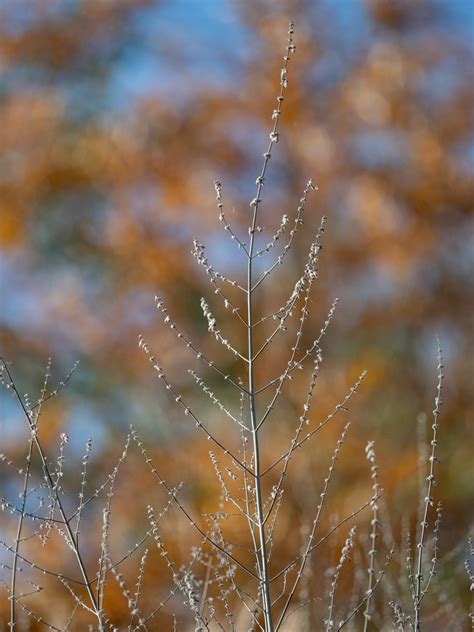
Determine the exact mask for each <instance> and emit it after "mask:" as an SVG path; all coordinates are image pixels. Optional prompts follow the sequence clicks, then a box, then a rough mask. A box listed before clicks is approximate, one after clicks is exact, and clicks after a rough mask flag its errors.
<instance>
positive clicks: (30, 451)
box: [9, 358, 51, 630]
mask: <svg viewBox="0 0 474 632" xmlns="http://www.w3.org/2000/svg"><path fill="white" fill-rule="evenodd" d="M50 369H51V358H49V359H48V365H47V367H46V372H45V376H44V382H43V388H42V389H41V395H40V400H39V402H38V410H37V411H36V412H35V414H34V417H33V423H34V424H35V426H37V424H38V420H39V416H40V414H41V406H42V403H43V402H44V400H45V397H46V388H47V386H48V379H49V375H50ZM32 455H33V437H32V436H30V438H29V440H28V454H27V456H26V469H25V477H24V480H23V491H22V494H21V509H20V515H19V518H18V527H17V533H16V538H15V552H14V554H13V568H12V578H11V586H10V592H11V600H10V624H9V627H10V630H14V629H15V595H16V579H17V561H18V554H19V552H20V539H21V533H22V530H23V521H24V518H25V508H26V499H27V492H28V481H29V478H30V470H31V458H32Z"/></svg>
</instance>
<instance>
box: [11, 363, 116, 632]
mask: <svg viewBox="0 0 474 632" xmlns="http://www.w3.org/2000/svg"><path fill="white" fill-rule="evenodd" d="M1 362H2V363H3V366H4V368H5V372H6V374H7V376H8V379H9V381H10V385H11V388H12V389H13V392H14V393H15V396H16V398H17V399H18V402H19V403H20V406H21V408H22V410H23V413H24V415H25V417H26V419H27V422H28V425H29V426H30V430H31V433H32V439H33V442H34V444H35V446H36V449H37V450H38V454H39V457H40V461H41V466H42V469H43V474H44V477H45V480H46V483H47V485H48V488H49V490H50V491H51V492H52V493H53V494H54V499H55V501H56V504H57V508H58V511H59V513H60V514H61V518H62V519H63V521H64V526H65V529H66V533H67V537H68V539H69V544H70V546H71V548H72V550H73V553H74V556H75V558H76V561H77V564H78V566H79V570H80V572H81V575H82V577H83V579H84V583H85V586H86V590H87V594H88V596H89V599H90V602H91V604H92V609H93V611H94V614H95V616H96V617H97V620H98V623H99V630H101V631H102V630H103V629H104V628H103V623H102V614H101V612H100V610H99V606H98V603H97V599H96V596H95V594H94V591H93V590H92V584H91V581H90V580H89V576H88V573H87V569H86V567H85V564H84V560H83V559H82V556H81V552H80V551H79V549H78V547H77V545H76V541H75V538H74V532H73V529H72V526H71V523H70V520H68V518H67V516H66V511H65V509H64V507H63V504H62V502H61V498H60V496H59V492H58V489H57V487H56V486H55V483H54V481H53V478H52V475H51V472H50V470H49V466H48V463H47V460H46V456H45V453H44V451H43V446H42V445H41V442H40V440H39V437H38V433H37V428H36V426H35V425H34V424H33V420H32V418H31V417H30V414H29V411H28V409H27V408H26V406H25V403H24V401H23V398H22V397H21V395H20V393H19V392H18V389H17V388H16V386H15V383H14V381H13V378H12V375H11V373H10V370H9V369H8V366H7V364H6V363H5V361H4V360H3V359H2V360H1Z"/></svg>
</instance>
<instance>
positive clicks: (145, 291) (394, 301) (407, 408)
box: [0, 0, 474, 548]
mask: <svg viewBox="0 0 474 632" xmlns="http://www.w3.org/2000/svg"><path fill="white" fill-rule="evenodd" d="M204 5H205V6H204V8H203V11H204V14H203V15H204V18H201V20H200V19H199V16H198V15H197V12H198V9H197V5H196V6H195V5H194V4H193V3H187V2H172V3H171V2H167V1H165V0H162V1H160V2H157V1H152V0H148V1H145V0H121V1H120V2H114V3H111V2H107V1H105V0H99V1H93V0H72V1H70V2H69V1H68V2H48V3H44V2H42V1H41V0H21V1H20V2H19V1H17V0H5V1H4V2H2V3H1V6H0V68H1V71H2V77H1V80H0V165H1V168H0V211H1V223H0V243H1V245H2V248H3V260H2V263H1V268H0V270H1V274H2V310H1V314H0V328H1V340H2V352H3V353H5V355H6V357H7V358H8V359H10V360H13V361H14V362H15V363H17V364H18V367H19V369H18V371H19V373H21V374H24V375H27V377H28V388H29V385H30V384H31V383H32V382H33V379H34V375H37V373H36V374H35V372H34V370H33V367H36V368H37V366H38V362H40V361H41V362H44V358H45V357H46V356H47V355H49V354H51V355H53V357H54V358H55V361H57V363H58V364H59V369H60V370H63V369H64V368H65V367H67V366H68V365H69V364H71V363H72V361H73V360H74V359H76V358H77V357H79V358H80V359H81V360H82V367H83V368H82V369H81V370H80V371H78V374H77V376H76V378H75V380H73V381H72V383H71V389H70V391H69V395H68V394H67V393H66V394H65V395H64V398H63V399H62V402H63V404H62V406H63V410H62V416H63V417H64V418H66V419H70V420H71V421H70V423H71V424H73V423H74V424H78V425H79V426H81V424H82V425H83V426H84V428H85V429H83V431H81V432H80V433H78V436H82V435H81V433H83V432H86V431H88V427H87V424H88V423H89V424H91V423H93V424H95V423H96V422H98V423H100V424H102V427H103V428H104V429H105V430H103V432H112V433H113V430H112V428H113V424H111V423H110V421H111V420H113V421H115V422H116V423H117V424H119V425H120V424H125V423H129V422H130V421H131V420H133V421H134V423H141V424H142V425H143V426H145V425H146V426H147V427H148V431H149V432H150V433H151V434H152V435H153V436H156V433H162V434H167V433H168V432H169V431H168V430H167V428H169V424H168V420H169V419H175V418H177V419H179V422H178V423H179V428H182V427H183V424H182V420H181V418H180V417H178V416H177V413H176V411H174V410H173V409H170V408H169V406H168V401H167V400H166V398H165V397H164V395H160V396H159V397H158V396H157V394H156V391H155V388H154V383H153V382H152V380H153V376H152V375H150V371H149V366H148V365H147V364H146V363H144V362H143V358H142V357H141V356H140V355H139V353H138V352H137V351H136V340H137V334H138V332H139V331H141V332H142V333H144V334H146V336H147V338H148V339H149V340H150V342H151V343H152V344H153V346H154V347H156V348H157V349H159V350H160V356H161V359H162V361H163V363H164V364H166V365H167V366H169V367H170V368H171V373H172V374H173V376H174V378H175V379H177V380H178V381H180V382H183V383H186V384H189V380H188V375H187V374H186V373H185V372H184V371H182V367H183V366H184V363H185V362H186V358H185V354H184V351H183V354H181V352H178V350H177V348H176V344H175V340H174V339H173V338H172V336H171V333H170V332H169V331H167V330H163V328H162V327H160V326H159V322H160V320H159V318H158V317H157V313H156V311H155V309H154V305H153V295H154V294H155V293H158V294H162V295H163V296H165V297H166V300H167V303H168V304H169V306H170V309H171V311H172V313H173V316H176V319H177V320H178V319H181V322H182V323H183V329H184V330H185V331H186V332H188V333H189V335H190V337H191V339H193V340H194V339H195V340H199V341H200V342H201V340H202V337H203V334H204V331H205V326H204V325H203V321H202V318H200V316H199V297H200V296H201V295H203V293H204V292H208V289H207V287H206V286H205V285H204V278H203V275H202V274H201V273H200V271H199V270H197V269H196V267H195V266H194V265H193V264H192V261H191V259H192V258H191V256H190V255H189V256H186V255H187V253H188V251H189V250H190V247H191V243H192V238H193V236H194V235H197V236H198V237H199V238H202V239H203V241H204V239H205V238H207V241H208V244H209V251H210V257H211V258H213V259H214V260H215V261H216V267H219V265H221V267H223V269H224V272H226V271H229V270H235V269H236V268H237V265H238V264H237V261H238V260H236V258H235V257H234V253H233V252H232V251H231V250H230V248H231V247H232V244H230V245H229V243H228V242H226V241H224V238H225V235H224V236H223V237H222V236H221V233H217V232H214V228H211V226H212V227H213V226H214V223H213V222H214V220H215V216H216V213H215V207H214V199H213V198H214V191H213V185H212V182H213V180H214V179H215V178H216V177H218V178H219V179H220V180H222V182H223V185H224V196H225V203H226V213H227V215H228V219H230V220H231V221H232V222H233V223H234V224H235V225H236V227H237V230H241V231H242V234H244V231H245V226H246V222H247V212H248V203H249V200H250V199H251V197H252V192H253V181H254V179H255V176H256V174H257V171H258V166H257V165H259V164H260V159H259V155H260V154H261V153H262V151H263V150H264V147H265V143H266V134H267V133H268V127H269V121H270V114H271V110H272V108H273V100H274V96H275V86H276V84H277V80H278V73H279V68H280V51H281V48H282V46H281V42H282V37H283V34H284V32H285V28H286V23H287V20H288V16H291V17H292V18H293V19H294V20H295V23H296V26H297V56H296V58H295V61H294V64H293V65H292V67H291V68H290V91H289V93H288V100H287V102H286V103H285V111H284V116H283V119H282V136H281V141H280V142H279V144H278V147H277V149H278V151H277V152H276V155H275V157H274V159H272V163H273V164H272V165H271V172H270V175H269V178H268V181H267V184H266V187H265V201H264V206H263V210H264V212H265V213H266V214H267V215H266V217H268V220H266V222H267V226H268V227H269V228H270V229H271V228H273V227H275V226H277V225H278V222H279V217H280V216H281V214H282V213H288V214H290V212H291V211H292V209H293V212H294V209H295V207H296V201H297V199H298V198H299V197H300V195H301V191H302V188H303V186H304V183H305V181H306V180H307V179H308V178H309V177H314V179H315V180H316V182H317V184H318V185H319V188H320V191H319V193H318V194H317V196H316V197H313V199H312V202H311V204H312V207H311V208H308V210H307V215H306V227H307V228H308V234H305V235H303V239H307V240H309V236H310V235H311V234H312V232H313V230H314V229H315V227H316V226H317V225H318V218H319V216H320V215H321V214H323V213H327V214H328V215H329V224H328V225H329V228H328V235H327V236H326V238H325V239H326V242H325V245H327V248H325V250H324V255H323V258H322V264H321V275H320V276H321V278H320V281H319V294H318V303H317V305H316V306H315V313H316V318H317V319H318V320H317V322H316V324H315V328H316V330H319V326H320V325H319V322H322V321H323V319H324V316H325V312H326V311H327V308H328V307H329V305H330V303H331V301H332V299H333V298H334V297H335V296H340V297H341V299H342V305H341V307H340V308H339V316H338V318H337V319H336V322H335V323H334V325H333V328H332V330H331V334H330V335H329V337H328V340H327V350H326V351H325V355H326V356H327V359H326V360H325V362H326V369H325V371H326V376H327V377H326V378H325V381H324V386H325V388H324V389H323V388H322V389H321V391H320V405H321V410H322V411H324V410H325V409H326V408H329V406H330V403H331V402H333V401H334V397H335V393H340V392H341V390H344V389H345V388H346V387H347V385H348V384H349V383H350V381H351V380H352V379H353V378H354V376H355V375H356V374H359V373H360V372H361V370H362V369H363V368H367V369H368V371H369V377H368V379H367V382H366V385H365V389H364V391H363V392H362V393H361V396H360V398H359V403H358V404H356V405H355V409H354V412H353V415H354V418H358V419H359V421H358V424H359V425H358V431H357V440H356V443H357V444H358V445H359V447H360V449H359V451H358V454H359V453H360V452H361V450H362V447H363V445H365V442H366V439H367V438H368V437H373V438H375V439H377V440H378V442H379V444H380V445H379V451H380V453H381V454H384V455H386V456H384V460H385V463H384V468H385V472H386V480H384V481H383V484H384V487H387V488H388V490H389V491H390V493H393V494H395V496H394V498H395V501H394V505H393V506H394V512H395V517H394V520H395V522H398V516H397V508H399V507H402V506H403V505H402V503H404V502H405V500H406V496H405V493H404V492H402V491H399V492H395V489H398V483H399V482H400V481H401V480H403V481H404V482H405V483H407V479H408V485H406V487H405V489H406V491H407V493H409V492H415V493H416V489H415V488H416V445H414V442H413V436H414V432H415V428H416V418H417V415H418V413H419V412H420V411H421V410H425V409H426V410H429V406H430V405H431V404H430V401H431V395H432V389H431V388H430V387H431V384H432V383H433V381H434V365H435V352H434V347H435V342H434V341H435V333H436V332H438V333H439V335H440V338H441V341H442V345H443V347H444V351H445V355H446V365H447V366H446V375H447V378H446V390H445V408H444V411H443V426H444V431H443V432H444V434H443V435H442V453H444V455H445V459H444V460H445V461H446V462H445V464H444V465H443V468H444V478H443V481H444V483H443V484H442V486H441V490H440V492H439V493H440V495H441V496H445V497H449V501H448V502H447V508H446V512H445V520H446V522H447V523H448V525H449V527H450V528H451V535H450V536H449V538H448V536H446V539H447V540H448V539H449V540H450V542H448V543H447V545H446V546H447V547H448V548H449V547H450V546H451V544H452V542H455V541H457V539H458V538H459V537H461V536H463V535H464V531H465V530H466V525H467V518H468V517H467V516H466V515H465V513H463V511H462V507H463V504H464V503H465V501H466V498H467V497H469V495H470V494H472V480H470V478H471V477H470V476H469V474H468V468H467V464H468V463H469V458H470V455H469V441H468V439H469V437H470V436H471V435H470V428H469V424H468V419H470V418H472V414H473V412H474V406H473V400H472V397H471V380H472V374H473V366H472V359H471V357H470V354H467V353H466V349H468V348H469V347H470V346H471V345H472V344H473V342H474V340H473V329H472V312H473V308H474V293H473V292H472V264H473V252H474V249H473V247H472V235H473V234H474V231H473V214H472V199H473V198H474V185H473V182H474V180H473V178H472V171H473V139H472V111H473V105H474V104H473V101H474V95H473V91H472V85H473V68H474V66H473V63H472V61H473V56H474V55H473V51H474V47H473V45H472V29H473V25H472V18H473V15H472V10H473V9H472V6H468V5H470V3H465V2H462V1H455V2H449V3H448V2H443V1H441V0H439V1H438V0H424V1H421V2H417V3H413V2H408V1H406V2H405V1H403V2H397V3H393V2H390V1H389V0H387V1H385V0H367V2H365V3H364V2H338V3H335V4H333V5H328V4H327V3H325V2H316V3H315V2H314V1H312V2H307V1H301V2H293V1H291V0H281V1H278V2H275V1H272V2H269V1H268V0H256V1H255V2H248V3H247V2H242V3H240V2H236V3H234V2H230V3H223V4H220V3H219V5H217V3H214V2H209V3H204ZM234 209H235V210H234ZM304 256H305V255H304V249H303V248H301V249H298V250H297V251H295V255H294V256H293V260H292V264H291V266H290V267H289V268H288V269H287V272H286V277H284V278H283V279H282V283H279V282H278V283H276V284H275V286H274V287H275V289H274V293H273V294H271V295H266V296H264V297H263V299H262V309H263V308H264V306H266V307H268V306H270V305H272V306H274V305H278V304H279V303H281V302H282V301H283V300H285V298H286V296H287V292H288V289H289V288H290V287H291V284H292V281H293V282H294V278H293V277H294V275H295V268H296V266H297V265H301V264H302V262H303V260H304ZM229 319H230V316H228V315H226V314H224V315H223V316H222V318H221V320H222V324H223V326H224V327H225V326H226V325H227V326H229V325H230V320H229ZM230 326H232V325H230ZM234 335H235V336H236V338H237V339H238V336H239V335H240V334H239V333H238V332H237V331H235V334H234ZM308 336H309V337H311V336H312V332H311V331H310V332H308ZM202 344H203V345H205V350H206V351H209V352H210V353H211V354H214V355H216V357H218V358H220V357H221V356H220V351H219V349H217V347H216V348H214V346H213V345H212V343H210V342H207V341H205V342H202ZM271 353H272V354H273V357H272V360H271V361H269V363H268V366H269V367H273V366H274V364H275V363H278V362H284V358H282V356H281V348H280V349H277V345H275V346H274V348H272V350H271ZM222 361H223V362H227V363H228V360H227V358H225V359H223V360H222ZM227 370H228V371H230V372H232V371H236V370H237V367H236V365H235V364H228V365H227ZM208 377H209V379H210V380H211V384H213V382H212V378H211V376H208ZM303 388H304V386H302V387H301V389H303ZM300 395H301V392H300V391H299V390H298V389H297V388H296V387H295V389H294V391H292V392H290V393H289V394H288V398H287V401H286V403H285V406H286V409H285V410H289V411H293V410H296V406H297V402H298V401H299V400H300V399H301V398H300ZM84 399H85V400H87V408H86V409H84V407H83V408H81V402H83V401H84ZM56 407H57V413H58V419H61V414H60V413H61V410H60V407H61V405H60V404H59V403H57V404H56ZM157 407H159V408H158V409H157ZM211 414H214V413H211ZM91 420H92V421H91ZM3 423H5V422H3ZM81 427H82V426H81ZM175 430H176V428H174V429H173V431H175ZM282 432H284V428H283V429H282ZM185 434H186V433H185ZM334 435H335V432H334V433H329V439H331V440H332V439H333V438H334ZM112 436H115V435H113V434H112ZM186 436H187V435H186ZM275 440H277V439H275ZM196 450H198V448H196ZM205 452H206V451H205V450H204V451H202V454H201V452H200V453H199V455H200V456H199V458H198V459H196V464H195V467H196V471H197V472H200V467H201V464H202V461H203V459H204V458H205ZM401 454H404V457H403V458H401V457H400V455H401ZM358 463H359V456H357V459H355V461H354V462H352V463H350V464H349V465H348V471H352V474H353V475H354V476H358V477H360V478H361V479H363V478H365V476H366V474H365V471H362V470H363V468H359V467H358ZM410 480H412V481H413V484H412V485H411V484H410ZM349 491H350V490H349V489H345V490H342V491H341V494H342V496H343V497H345V496H346V495H347V494H349ZM397 494H398V496H397ZM397 499H398V502H399V504H398V505H397V503H396V500H397ZM201 501H202V498H201V499H200V500H199V501H196V502H201Z"/></svg>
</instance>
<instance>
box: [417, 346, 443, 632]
mask: <svg viewBox="0 0 474 632" xmlns="http://www.w3.org/2000/svg"><path fill="white" fill-rule="evenodd" d="M437 368H438V384H437V388H436V398H435V407H434V410H433V426H432V428H433V438H432V440H431V454H430V457H429V463H430V466H429V475H428V477H427V482H428V485H427V490H426V497H425V507H424V512H423V520H422V522H421V532H420V539H419V542H418V544H417V548H418V551H417V563H416V574H415V591H414V599H413V601H414V617H413V618H414V621H413V628H414V630H415V632H419V630H421V608H420V606H421V601H422V599H423V597H424V595H425V594H426V591H423V589H422V581H423V550H424V548H425V546H426V544H425V540H426V530H427V527H428V511H429V508H430V507H431V506H433V498H432V493H433V486H434V485H435V483H436V481H435V474H434V472H435V463H436V461H437V457H436V447H437V443H438V426H439V415H440V411H441V404H442V400H441V391H442V388H443V377H444V375H443V356H442V353H441V347H440V343H439V339H438V367H437Z"/></svg>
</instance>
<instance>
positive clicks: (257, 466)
mask: <svg viewBox="0 0 474 632" xmlns="http://www.w3.org/2000/svg"><path fill="white" fill-rule="evenodd" d="M293 30H294V29H293V24H292V23H290V26H289V29H288V47H287V54H286V55H285V64H284V68H283V73H282V81H281V82H280V93H279V95H278V97H277V103H278V107H277V110H276V116H275V117H274V124H273V130H272V132H271V133H270V144H269V146H268V149H267V151H266V152H265V154H264V161H263V167H262V172H261V174H260V176H259V177H258V178H257V193H256V196H255V198H254V200H252V202H251V206H253V215H252V223H251V227H250V231H249V232H250V243H249V248H248V261H247V334H248V338H247V347H248V349H247V351H248V355H247V358H248V398H249V409H250V425H251V434H252V444H253V461H254V475H255V504H256V519H257V531H258V538H259V552H260V572H259V575H260V581H261V584H262V600H263V614H264V620H265V631H266V632H273V629H274V628H273V616H272V600H271V595H270V577H269V574H268V557H267V542H266V536H265V516H264V510H263V495H262V481H261V479H262V475H261V463H260V443H259V434H258V427H259V422H258V419H257V410H256V401H255V397H256V396H255V380H254V363H255V359H254V337H253V303H252V299H253V293H254V291H255V289H256V288H257V286H258V285H259V284H260V282H261V281H262V280H263V278H264V277H262V278H261V279H260V281H259V282H257V283H256V284H255V286H253V276H252V272H253V270H252V263H253V258H254V248H255V231H256V227H257V216H258V209H259V204H260V201H261V198H260V195H261V192H262V188H263V184H264V182H265V173H266V170H267V166H268V162H269V160H270V157H271V150H272V147H273V144H274V142H276V140H277V139H278V135H277V129H278V121H279V118H280V111H281V104H282V102H283V91H284V88H285V87H286V79H285V80H283V77H286V73H287V72H288V60H289V55H290V52H291V51H292V46H293V44H292V41H293Z"/></svg>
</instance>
